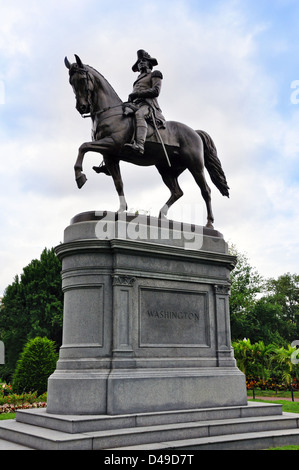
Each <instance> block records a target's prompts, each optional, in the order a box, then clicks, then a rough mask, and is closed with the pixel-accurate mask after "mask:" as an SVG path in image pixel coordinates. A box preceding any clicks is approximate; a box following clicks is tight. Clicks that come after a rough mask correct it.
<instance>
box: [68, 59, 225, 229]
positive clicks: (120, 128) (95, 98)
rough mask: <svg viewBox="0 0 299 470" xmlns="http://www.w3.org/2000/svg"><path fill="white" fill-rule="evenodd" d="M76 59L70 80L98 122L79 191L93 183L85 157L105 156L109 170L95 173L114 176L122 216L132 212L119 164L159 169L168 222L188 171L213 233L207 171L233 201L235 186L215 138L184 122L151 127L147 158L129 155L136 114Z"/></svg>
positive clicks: (81, 105)
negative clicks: (182, 176) (182, 177)
mask: <svg viewBox="0 0 299 470" xmlns="http://www.w3.org/2000/svg"><path fill="white" fill-rule="evenodd" d="M75 58H76V62H75V63H73V64H71V63H70V62H69V61H68V59H67V57H66V58H65V65H66V67H67V68H68V69H69V81H70V84H71V86H72V88H73V91H74V93H75V96H76V109H77V110H78V112H79V113H80V114H81V115H82V116H83V117H90V118H91V121H92V141H91V142H85V143H83V144H82V145H81V146H80V147H79V152H78V157H77V160H76V163H75V166H74V169H75V178H76V182H77V186H78V188H81V187H82V186H83V185H84V184H85V182H86V181H87V178H86V176H85V174H84V173H82V169H83V168H82V164H83V159H84V155H85V153H86V152H89V151H91V152H99V153H100V154H101V155H102V156H103V162H104V165H102V167H101V166H100V167H93V169H94V170H95V171H96V172H97V173H100V172H103V173H106V174H107V175H110V176H111V177H112V179H113V182H114V185H115V188H116V191H117V193H118V196H119V200H120V207H119V210H118V212H124V211H126V210H127V202H126V199H125V195H124V186H123V181H122V177H121V172H120V167H119V162H120V161H121V160H122V161H126V162H130V163H133V164H135V165H141V166H150V165H155V166H156V168H157V170H158V172H159V173H160V175H161V177H162V179H163V181H164V183H165V184H166V186H167V187H168V188H169V190H170V193H171V194H170V198H169V199H168V201H167V202H166V203H165V204H164V206H163V207H162V208H161V210H160V213H159V217H160V218H166V216H167V212H168V210H169V208H170V207H171V206H172V204H174V202H176V201H177V200H178V199H179V198H180V197H182V196H183V191H182V190H181V188H180V186H179V184H178V176H179V175H180V174H181V173H182V172H183V171H185V170H186V169H188V170H189V171H190V173H191V174H192V176H193V177H194V179H195V181H196V183H197V185H198V186H199V188H200V190H201V194H202V197H203V199H204V201H205V204H206V209H207V224H206V227H208V228H213V222H214V216H213V212H212V205H211V190H210V188H209V186H208V184H207V181H206V178H205V174H204V167H206V169H207V170H208V173H209V175H210V177H211V180H212V182H213V183H214V184H215V186H216V187H217V188H218V189H219V191H220V192H221V194H222V195H223V196H227V197H229V191H228V190H229V187H228V185H227V182H226V177H225V174H224V172H223V170H222V166H221V163H220V160H219V158H218V156H217V150H216V147H215V145H214V142H213V140H212V139H211V137H210V136H209V135H208V134H207V133H206V132H204V131H200V130H197V131H195V130H193V129H191V128H190V127H188V126H186V125H185V124H182V123H180V122H175V121H166V124H165V129H159V130H158V128H157V127H156V126H154V125H150V124H149V125H148V135H147V140H146V143H145V151H144V154H143V155H142V156H140V155H136V154H135V153H133V152H128V150H126V147H125V144H126V143H128V142H131V141H132V140H133V138H134V132H135V123H134V113H133V112H131V113H130V109H129V108H128V106H129V103H126V102H123V101H122V100H121V99H120V98H119V96H118V95H117V93H116V92H115V91H114V89H113V88H112V86H111V85H110V84H109V83H108V81H107V80H106V79H105V78H104V77H103V76H102V75H101V74H100V73H99V72H98V71H97V70H95V69H94V68H93V67H90V66H89V65H86V64H83V63H82V61H81V59H80V58H79V57H78V56H77V55H76V54H75ZM125 111H127V112H125Z"/></svg>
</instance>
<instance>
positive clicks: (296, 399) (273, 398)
mask: <svg viewBox="0 0 299 470" xmlns="http://www.w3.org/2000/svg"><path fill="white" fill-rule="evenodd" d="M247 398H249V399H252V397H247ZM255 398H256V399H257V400H268V401H270V400H271V401H276V400H287V401H292V398H291V397H274V396H272V397H259V396H257V395H255ZM294 401H299V398H295V397H294Z"/></svg>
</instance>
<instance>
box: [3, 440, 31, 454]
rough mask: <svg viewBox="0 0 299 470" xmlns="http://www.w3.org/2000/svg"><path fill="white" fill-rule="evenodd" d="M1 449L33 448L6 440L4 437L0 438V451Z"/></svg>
mask: <svg viewBox="0 0 299 470" xmlns="http://www.w3.org/2000/svg"><path fill="white" fill-rule="evenodd" d="M1 450H34V449H32V448H31V447H26V446H22V445H21V444H16V443H15V442H10V441H6V440H5V439H0V451H1Z"/></svg>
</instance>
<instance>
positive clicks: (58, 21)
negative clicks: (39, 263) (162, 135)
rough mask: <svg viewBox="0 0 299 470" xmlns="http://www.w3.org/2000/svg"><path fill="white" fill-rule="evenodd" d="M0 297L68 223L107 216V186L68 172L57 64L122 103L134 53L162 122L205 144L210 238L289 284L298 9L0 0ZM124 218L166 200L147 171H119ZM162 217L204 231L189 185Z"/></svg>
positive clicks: (78, 122)
mask: <svg viewBox="0 0 299 470" xmlns="http://www.w3.org/2000/svg"><path fill="white" fill-rule="evenodd" d="M0 18H1V22H0V158H1V165H0V181H1V185H0V210H1V213H0V214H1V217H0V229H1V230H0V296H1V295H2V294H3V292H4V291H5V288H6V287H7V286H8V285H9V284H11V283H12V282H13V280H14V277H15V275H17V274H18V275H20V274H21V273H22V270H23V267H25V266H26V265H27V264H28V263H30V261H31V260H32V259H35V258H39V257H40V254H41V252H42V251H43V249H44V248H45V247H47V248H51V247H54V246H56V245H58V244H59V243H61V242H62V241H63V231H64V229H65V227H66V226H67V225H69V222H70V220H71V218H72V217H73V216H74V215H76V214H79V213H81V212H85V211H91V210H112V211H115V210H117V208H118V198H117V194H116V191H115V189H114V186H113V182H112V180H111V178H109V177H107V176H105V175H103V174H102V175H97V174H96V173H94V172H93V171H92V166H93V165H97V164H99V163H100V161H101V159H100V158H99V157H100V156H99V155H98V154H95V153H87V154H86V156H85V160H84V172H85V174H86V176H87V178H88V181H87V183H86V184H85V186H84V187H83V188H82V189H81V190H79V189H78V188H77V186H76V183H75V179H74V170H73V166H74V163H75V160H76V156H77V151H78V148H79V146H80V145H81V144H82V143H83V142H86V141H90V126H91V123H90V120H89V119H84V120H83V119H82V118H81V117H80V115H79V113H78V112H77V111H76V109H75V98H74V94H73V92H72V89H71V87H70V85H69V82H68V71H67V69H66V68H65V65H64V57H65V56H67V57H68V58H69V60H70V61H71V62H73V61H74V54H77V55H79V56H80V58H81V60H82V61H83V62H84V63H86V64H89V65H91V66H93V67H94V68H96V69H97V70H98V71H99V72H101V73H102V74H103V75H104V76H105V77H106V79H107V80H108V81H109V82H110V83H111V85H112V86H113V88H114V89H115V90H116V92H117V93H118V95H119V96H120V97H121V98H122V99H123V101H126V100H127V98H128V95H129V93H131V91H132V84H133V82H134V80H135V79H136V75H135V74H134V73H133V71H132V69H131V67H132V65H133V64H134V62H135V61H136V58H137V55H136V52H137V50H139V49H144V50H146V51H147V52H149V53H150V55H151V56H152V57H155V58H157V60H158V62H159V65H158V67H156V68H157V69H158V70H160V71H161V72H162V73H163V77H164V78H163V85H162V90H161V95H160V97H159V103H160V107H161V108H162V111H163V114H164V116H165V117H166V119H167V120H175V121H179V122H183V123H184V124H187V125H188V126H190V127H192V128H193V129H203V130H205V131H206V132H208V134H209V135H210V136H211V137H212V139H213V141H214V142H215V145H216V147H217V151H218V156H219V158H220V160H221V163H222V166H223V169H224V171H225V174H226V177H227V181H228V184H229V186H230V198H229V199H228V198H225V197H223V196H222V195H221V194H220V193H219V191H218V190H217V188H216V187H215V186H214V185H213V183H212V182H211V181H210V180H209V176H208V174H207V173H206V176H207V181H208V183H209V185H210V187H211V189H212V204H213V211H214V216H215V224H214V226H215V229H217V230H218V231H220V232H221V233H222V234H223V236H224V238H225V240H226V241H227V242H228V243H230V244H234V245H235V246H236V247H237V249H238V251H240V252H241V253H244V254H246V255H247V257H248V259H249V261H250V264H251V265H252V266H253V267H255V268H256V269H257V271H258V272H259V273H260V274H261V275H262V276H264V277H275V278H276V277H278V276H280V275H282V274H285V273H286V272H290V273H296V274H298V273H299V238H298V234H299V2H298V0H210V1H209V2H207V1H206V0H149V1H142V0H139V1H136V0H126V2H124V1H123V0H109V1H108V0H84V1H83V0H63V1H61V0H59V1H58V0H9V1H7V0H0ZM121 171H122V176H123V181H124V185H125V194H126V199H127V202H128V205H129V209H130V210H134V211H136V210H138V211H146V212H147V213H149V214H150V215H152V216H155V215H158V212H159V209H160V208H161V207H162V206H163V205H164V203H165V202H166V200H167V199H168V197H169V190H168V189H167V188H166V186H165V185H164V183H163V182H162V180H161V178H160V176H159V174H158V172H157V170H156V169H155V167H147V168H143V167H137V166H133V165H130V164H129V163H124V162H122V163H121ZM179 181H180V185H181V187H182V189H183V191H184V196H183V197H182V198H181V199H180V200H179V201H178V202H177V203H176V204H175V205H174V206H173V210H172V212H171V213H170V216H171V217H172V218H174V219H175V220H178V219H179V220H183V221H185V222H192V223H197V224H199V225H202V224H204V223H205V217H206V213H205V208H204V202H203V199H202V197H201V194H200V191H199V188H198V187H197V186H196V184H195V181H194V180H193V177H192V175H191V174H190V173H188V172H184V173H183V174H182V175H181V177H180V180H179Z"/></svg>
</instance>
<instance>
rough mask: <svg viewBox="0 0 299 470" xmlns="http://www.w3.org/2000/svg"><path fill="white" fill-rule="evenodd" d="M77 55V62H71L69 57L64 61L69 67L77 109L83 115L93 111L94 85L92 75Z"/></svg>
mask: <svg viewBox="0 0 299 470" xmlns="http://www.w3.org/2000/svg"><path fill="white" fill-rule="evenodd" d="M75 57H76V62H75V63H74V64H70V62H69V61H68V59H67V57H66V58H65V59H64V63H65V66H66V67H67V68H68V69H69V76H70V84H71V86H72V88H73V90H74V93H75V96H76V109H77V110H78V111H79V113H80V114H82V115H83V114H88V113H91V112H92V109H91V108H92V102H91V94H92V92H93V86H94V85H93V81H92V78H91V75H90V74H89V73H88V69H87V68H86V66H85V65H84V64H83V63H82V61H81V59H80V57H78V56H77V55H76V54H75Z"/></svg>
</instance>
